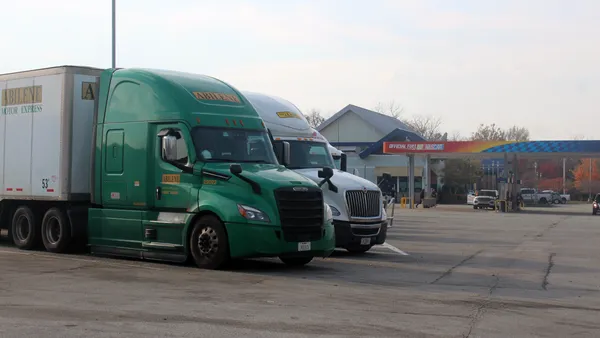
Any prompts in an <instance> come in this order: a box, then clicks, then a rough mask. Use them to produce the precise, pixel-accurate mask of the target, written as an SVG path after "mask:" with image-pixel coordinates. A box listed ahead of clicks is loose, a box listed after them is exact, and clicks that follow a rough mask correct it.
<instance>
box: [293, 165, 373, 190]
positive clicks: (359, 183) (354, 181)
mask: <svg viewBox="0 0 600 338" xmlns="http://www.w3.org/2000/svg"><path fill="white" fill-rule="evenodd" d="M319 170H321V169H320V168H308V169H295V170H294V171H295V172H297V173H299V174H302V175H303V176H305V177H307V178H310V179H311V180H313V181H314V182H316V183H319V182H321V181H322V180H323V179H322V178H320V177H319ZM333 172H334V174H333V177H331V182H333V184H335V185H336V186H337V187H338V189H339V190H340V191H344V190H362V189H364V188H367V189H369V190H379V188H378V187H377V185H376V184H374V183H373V182H371V181H368V180H365V179H364V178H361V177H358V176H356V175H352V174H350V173H347V172H345V171H341V170H336V169H334V170H333ZM322 188H323V190H328V188H327V184H325V185H324V186H323V187H322Z"/></svg>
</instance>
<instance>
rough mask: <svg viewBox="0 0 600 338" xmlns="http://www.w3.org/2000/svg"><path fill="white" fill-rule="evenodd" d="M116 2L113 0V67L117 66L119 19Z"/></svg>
mask: <svg viewBox="0 0 600 338" xmlns="http://www.w3.org/2000/svg"><path fill="white" fill-rule="evenodd" d="M116 2H117V0H112V68H117V54H116V48H117V46H116V45H117V44H116V42H117V38H116V37H117V28H116V27H117V22H116V21H117V20H116Z"/></svg>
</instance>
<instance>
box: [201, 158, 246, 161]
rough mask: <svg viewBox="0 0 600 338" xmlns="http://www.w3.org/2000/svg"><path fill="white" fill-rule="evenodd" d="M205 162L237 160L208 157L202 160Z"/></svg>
mask: <svg viewBox="0 0 600 338" xmlns="http://www.w3.org/2000/svg"><path fill="white" fill-rule="evenodd" d="M204 161H205V162H239V161H235V160H232V159H229V158H209V159H206V160H204Z"/></svg>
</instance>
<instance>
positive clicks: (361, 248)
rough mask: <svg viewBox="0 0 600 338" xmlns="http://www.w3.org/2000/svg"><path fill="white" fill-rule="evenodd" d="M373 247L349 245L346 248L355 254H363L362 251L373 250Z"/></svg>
mask: <svg viewBox="0 0 600 338" xmlns="http://www.w3.org/2000/svg"><path fill="white" fill-rule="evenodd" d="M372 247H373V246H372V245H353V246H349V247H347V248H345V249H346V250H348V252H350V253H353V254H362V253H365V252H367V251H369V250H371V248H372Z"/></svg>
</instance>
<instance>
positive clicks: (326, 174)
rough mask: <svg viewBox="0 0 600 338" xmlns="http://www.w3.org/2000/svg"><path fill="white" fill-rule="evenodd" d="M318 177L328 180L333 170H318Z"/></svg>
mask: <svg viewBox="0 0 600 338" xmlns="http://www.w3.org/2000/svg"><path fill="white" fill-rule="evenodd" d="M318 175H319V178H324V179H330V178H331V177H332V176H333V169H331V168H330V167H324V168H323V170H319V172H318Z"/></svg>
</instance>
